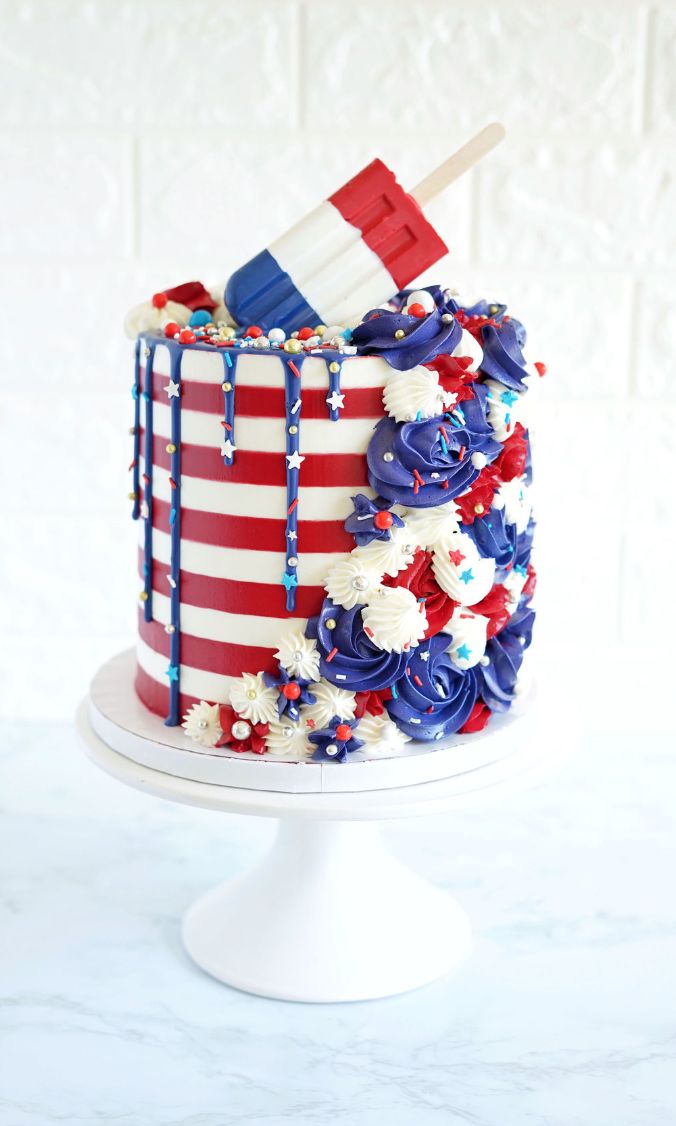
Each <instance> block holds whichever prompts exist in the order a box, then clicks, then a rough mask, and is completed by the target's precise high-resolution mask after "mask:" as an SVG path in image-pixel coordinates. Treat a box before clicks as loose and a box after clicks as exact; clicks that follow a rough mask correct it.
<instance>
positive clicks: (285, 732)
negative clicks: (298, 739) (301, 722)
mask: <svg viewBox="0 0 676 1126" xmlns="http://www.w3.org/2000/svg"><path fill="white" fill-rule="evenodd" d="M282 735H283V736H284V738H285V739H290V738H291V736H292V735H293V727H289V725H288V724H286V725H285V726H284V727H283V728H282Z"/></svg>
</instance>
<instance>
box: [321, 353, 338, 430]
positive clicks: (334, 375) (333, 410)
mask: <svg viewBox="0 0 676 1126" xmlns="http://www.w3.org/2000/svg"><path fill="white" fill-rule="evenodd" d="M324 362H325V364H326V373H327V375H328V377H329V393H328V395H327V397H326V405H327V408H328V412H329V418H330V419H331V421H332V422H337V421H338V419H339V418H340V407H334V406H331V402H330V399H331V398H332V397H333V396H334V395H340V377H341V375H342V373H343V362H342V360H339V359H337V357H336V356H335V355H333V356H325V357H324ZM332 364H337V365H338V371H331V365H332Z"/></svg>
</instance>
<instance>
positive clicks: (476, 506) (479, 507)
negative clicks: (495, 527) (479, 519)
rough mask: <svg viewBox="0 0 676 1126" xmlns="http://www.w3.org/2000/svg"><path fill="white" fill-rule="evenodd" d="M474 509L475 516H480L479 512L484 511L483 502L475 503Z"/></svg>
mask: <svg viewBox="0 0 676 1126" xmlns="http://www.w3.org/2000/svg"><path fill="white" fill-rule="evenodd" d="M474 511H475V512H476V514H477V516H481V513H482V512H485V511H486V509H485V508H484V506H483V504H475V505H474Z"/></svg>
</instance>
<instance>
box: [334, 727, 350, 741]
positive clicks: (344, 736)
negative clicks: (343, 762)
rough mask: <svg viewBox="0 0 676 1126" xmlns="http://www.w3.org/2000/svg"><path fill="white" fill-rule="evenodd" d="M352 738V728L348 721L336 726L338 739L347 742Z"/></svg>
mask: <svg viewBox="0 0 676 1126" xmlns="http://www.w3.org/2000/svg"><path fill="white" fill-rule="evenodd" d="M351 738H352V728H351V727H350V726H349V724H347V723H339V724H338V726H337V728H336V739H338V741H339V742H340V743H347V740H348V739H351Z"/></svg>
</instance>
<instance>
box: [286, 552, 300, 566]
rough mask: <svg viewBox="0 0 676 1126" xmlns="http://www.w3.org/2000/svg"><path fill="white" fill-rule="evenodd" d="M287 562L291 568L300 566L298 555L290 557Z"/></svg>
mask: <svg viewBox="0 0 676 1126" xmlns="http://www.w3.org/2000/svg"><path fill="white" fill-rule="evenodd" d="M287 562H288V564H289V567H297V566H298V556H297V555H290V556H289V558H288V560H287Z"/></svg>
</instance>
